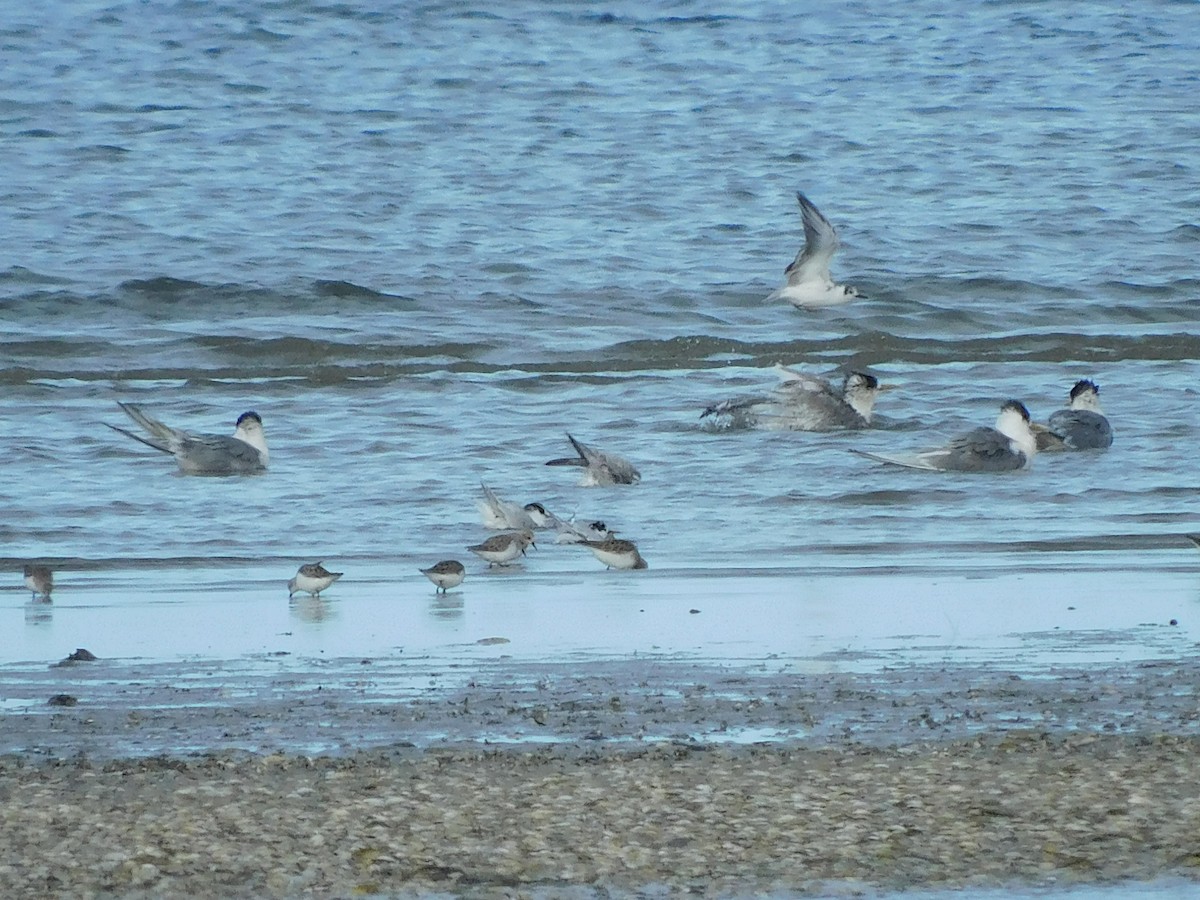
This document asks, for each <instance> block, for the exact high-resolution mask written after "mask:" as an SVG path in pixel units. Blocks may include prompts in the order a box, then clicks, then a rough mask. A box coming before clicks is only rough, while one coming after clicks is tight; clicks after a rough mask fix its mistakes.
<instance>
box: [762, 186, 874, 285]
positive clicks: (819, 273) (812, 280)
mask: <svg viewBox="0 0 1200 900" xmlns="http://www.w3.org/2000/svg"><path fill="white" fill-rule="evenodd" d="M796 199H797V200H799V201H800V215H801V218H803V220H804V246H803V247H801V248H800V252H799V253H797V254H796V258H795V259H794V260H792V263H791V265H789V266H788V267H787V268H786V269H785V270H784V274H785V275H787V284H785V285H784V286H783V287H781V288H779V289H778V290H776V291H774V292H773V293H772V294H771V295H770V296H769V297H767V301H768V302H770V301H772V300H786V301H787V302H788V303H790V304H792V306H795V307H797V308H799V309H808V308H811V307H816V306H836V305H838V304H839V303H848V302H849V301H851V300H853V299H854V298H855V297H857V296H859V294H858V291H857V290H855V289H854V288H852V287H847V286H846V285H844V284H834V282H833V278H832V277H831V276H830V274H829V263H830V261H831V260H832V259H833V254H835V253H836V252H837V249H838V247H839V246H840V243H841V242H840V241H839V240H838V235H837V230H836V229H835V228H834V227H833V225H831V224H830V222H829V220H828V219H826V218H825V217H824V216H823V215H821V211H820V210H819V209H817V208H816V206H814V205H813V202H812V201H811V200H809V199H808V198H807V197H805V196H804V195H803V194H801V193H797V194H796Z"/></svg>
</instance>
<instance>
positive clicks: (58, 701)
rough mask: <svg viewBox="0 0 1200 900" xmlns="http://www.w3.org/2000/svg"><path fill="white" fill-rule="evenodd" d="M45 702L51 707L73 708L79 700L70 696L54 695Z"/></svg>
mask: <svg viewBox="0 0 1200 900" xmlns="http://www.w3.org/2000/svg"><path fill="white" fill-rule="evenodd" d="M46 702H47V703H49V704H50V705H51V706H75V705H76V704H78V703H79V700H78V699H76V698H75V697H72V696H71V695H70V694H55V695H54V696H53V697H51V698H50V699H49V700H47V701H46Z"/></svg>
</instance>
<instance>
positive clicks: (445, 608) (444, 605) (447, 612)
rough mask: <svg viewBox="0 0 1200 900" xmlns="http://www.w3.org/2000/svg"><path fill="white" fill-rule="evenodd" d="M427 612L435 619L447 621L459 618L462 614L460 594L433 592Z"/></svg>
mask: <svg viewBox="0 0 1200 900" xmlns="http://www.w3.org/2000/svg"><path fill="white" fill-rule="evenodd" d="M429 614H430V615H431V616H433V617H434V618H435V619H441V620H442V621H445V622H448V621H450V620H452V619H461V618H462V614H463V597H462V594H434V597H433V599H432V600H430V601H429Z"/></svg>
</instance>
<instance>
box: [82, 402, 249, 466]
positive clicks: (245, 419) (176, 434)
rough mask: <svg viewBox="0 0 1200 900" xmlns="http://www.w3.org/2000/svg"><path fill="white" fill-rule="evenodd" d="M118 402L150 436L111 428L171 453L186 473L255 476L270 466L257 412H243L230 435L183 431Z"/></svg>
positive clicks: (111, 426)
mask: <svg viewBox="0 0 1200 900" xmlns="http://www.w3.org/2000/svg"><path fill="white" fill-rule="evenodd" d="M117 405H118V406H119V407H121V409H123V410H124V411H125V413H126V414H127V415H128V416H129V418H131V419H133V421H135V422H137V423H138V425H140V426H141V427H142V428H144V429H145V430H146V432H147V434H148V435H149V436H148V437H146V436H142V435H140V434H134V433H133V432H132V431H128V430H127V429H124V428H120V427H118V426H116V425H109V426H108V427H109V428H111V429H112V430H113V431H119V432H120V433H121V434H123V435H125V436H126V437H131V438H133V439H134V440H135V441H138V442H139V443H142V444H145V445H146V446H147V447H153V448H154V449H155V450H159V451H161V452H163V453H170V454H171V455H172V456H174V457H175V462H176V463H178V465H179V470H180V471H181V472H183V473H184V474H185V475H255V474H258V473H259V472H265V471H266V469H267V461H268V459H269V454H268V453H267V438H266V435H265V434H264V433H263V426H262V418H261V417H260V416H259V414H258V413H256V412H244V413H242V414H241V415H240V416H239V417H238V420H237V426H236V428H235V429H234V432H233V435H232V436H229V435H224V434H195V433H193V432H191V431H180V430H179V429H178V428H172V427H171V426H170V425H165V424H163V423H162V422H160V421H158V419H155V418H154V417H153V416H149V415H147V414H146V413H144V412H142V410H141V409H140V408H139V407H137V406H134V405H133V404H132V403H121V402H120V401H117ZM105 424H106V425H107V424H108V423H107V422H106V423H105Z"/></svg>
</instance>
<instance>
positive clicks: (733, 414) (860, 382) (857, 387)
mask: <svg viewBox="0 0 1200 900" xmlns="http://www.w3.org/2000/svg"><path fill="white" fill-rule="evenodd" d="M775 370H776V372H778V373H779V375H780V377H781V378H782V379H783V381H782V382H781V383H780V384H779V386H778V387H777V388H776V389H775V391H774V393H772V394H770V395H763V394H759V395H753V396H747V397H737V398H734V399H732V400H724V401H722V402H720V403H718V404H716V405H714V406H710V407H708V408H707V409H705V410H704V412H702V413H701V414H700V418H702V419H704V418H707V417H708V416H712V417H713V418H714V420H715V421H718V422H720V423H722V424H723V425H724V427H727V428H759V429H762V430H766V431H843V430H854V429H861V428H868V427H870V424H871V413H872V411H873V410H874V408H875V398H876V397H877V396H879V392H880V390H882V388H881V387H880V385H879V379H877V378H876V377H875V376H874V375H868V374H867V373H866V372H848V373H846V376H845V378H843V379H842V385H841V387H840V388H837V387H834V386H833V385H832V384H830V383H829V382H828V381H826V380H825V379H824V378H817V377H816V376H813V375H805V374H803V373H801V372H797V371H795V370H793V369H789V368H786V367H785V366H781V365H776V366H775Z"/></svg>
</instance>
